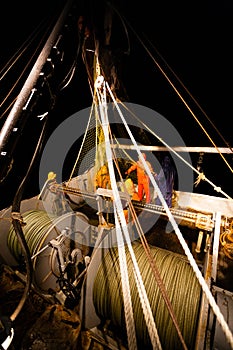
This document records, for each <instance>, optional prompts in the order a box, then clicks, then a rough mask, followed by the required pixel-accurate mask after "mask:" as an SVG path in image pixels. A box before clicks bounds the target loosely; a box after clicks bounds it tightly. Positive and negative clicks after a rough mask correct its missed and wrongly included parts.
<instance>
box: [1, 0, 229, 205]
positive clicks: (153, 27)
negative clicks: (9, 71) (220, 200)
mask: <svg viewBox="0 0 233 350" xmlns="http://www.w3.org/2000/svg"><path fill="white" fill-rule="evenodd" d="M64 3H65V2H64V1H61V0H60V1H55V0H53V1H49V2H48V1H45V0H42V1H40V2H39V1H37V2H29V1H22V2H17V1H12V2H2V3H1V13H0V16H1V21H0V31H1V35H0V38H1V42H0V45H1V57H0V63H1V66H0V67H4V65H6V64H7V63H8V62H9V59H10V58H11V57H12V55H14V54H15V52H16V51H17V50H18V49H19V48H20V46H21V45H22V43H23V42H24V41H25V40H26V39H27V38H28V36H29V35H30V34H31V33H32V32H33V31H34V30H35V28H36V27H37V25H39V24H40V23H41V22H42V21H43V20H47V19H48V18H51V21H52V18H53V15H54V14H55V13H56V12H57V11H59V9H60V8H62V6H63V4H64ZM84 3H85V2H84ZM87 3H88V2H86V3H85V6H83V12H85V11H86V8H87V7H86V4H87ZM99 4H101V2H95V6H97V8H98V5H99ZM88 5H89V3H88ZM114 6H115V8H116V9H117V11H119V14H120V16H122V17H121V19H123V20H124V21H125V22H124V23H125V24H126V27H127V32H124V31H123V30H122V28H121V30H119V33H118V32H117V29H115V27H114V35H115V37H116V38H118V40H119V43H120V45H121V46H122V47H123V49H124V48H125V47H126V42H127V39H128V40H129V43H130V52H129V54H128V55H126V56H124V58H123V60H122V66H123V67H122V79H123V81H124V84H125V87H126V90H127V94H128V98H129V101H130V102H133V103H137V104H141V105H144V106H147V107H150V108H152V109H154V110H156V111H157V112H159V113H161V114H162V115H163V116H164V117H165V118H167V119H168V120H169V121H170V122H171V123H172V124H174V126H175V127H176V128H177V130H179V132H180V133H181V135H182V137H183V139H184V141H185V143H186V145H187V146H209V147H213V144H212V143H211V142H210V140H209V139H208V138H207V137H206V135H205V133H204V132H203V130H201V128H200V125H198V124H197V122H196V121H195V120H194V118H193V116H192V115H191V113H190V112H189V111H188V110H187V108H186V107H185V106H184V104H183V102H182V101H181V100H180V98H179V97H178V96H177V94H176V93H175V92H174V89H173V88H172V87H171V85H170V84H169V82H168V81H167V80H166V79H165V78H164V76H163V74H161V71H160V70H159V69H158V66H156V64H155V63H154V61H153V59H152V58H151V57H150V56H149V55H148V50H149V51H150V53H151V54H152V55H153V57H155V58H156V61H157V62H159V64H161V66H162V67H163V69H164V70H165V71H166V73H167V74H168V76H169V79H171V81H172V83H174V85H175V86H178V89H179V91H180V92H181V94H182V96H183V97H184V99H185V101H187V103H188V105H189V106H190V108H191V110H192V111H193V112H194V114H195V115H196V117H197V119H198V120H199V121H200V123H201V124H203V125H204V127H205V129H206V130H207V131H208V133H209V135H210V137H211V139H213V141H214V143H215V144H216V145H217V146H218V147H226V143H227V144H228V145H229V146H232V123H231V118H232V88H231V81H232V77H233V74H232V72H233V68H232V62H233V57H232V55H233V54H232V36H233V34H232V33H233V28H232V27H233V4H232V2H231V1H230V0H225V1H221V2H217V1H215V0H214V1H207V2H203V1H192V2H185V3H184V2H183V1H176V2H173V1H160V2H156V1H155V2H151V1H148V0H146V1H143V2H140V3H138V2H135V1H125V2H123V1H118V2H115V3H114ZM99 9H100V11H101V6H100V7H99ZM81 12H82V8H81V7H80V13H81ZM118 21H119V18H118ZM116 40H117V39H116ZM116 42H117V41H116ZM142 42H143V43H142ZM17 70H18V72H19V71H20V67H18V68H17ZM80 70H81V69H80ZM80 70H79V71H78V74H76V75H75V77H74V80H73V81H72V84H71V85H70V86H69V88H68V89H66V90H65V91H64V92H63V93H62V94H60V95H59V98H58V100H57V102H56V107H55V111H54V114H53V115H54V120H53V121H52V122H51V123H50V127H51V131H52V129H53V128H55V127H56V126H57V125H58V124H59V123H60V122H61V121H62V120H64V119H65V118H67V117H69V116H70V115H71V114H73V113H75V112H76V111H78V110H80V109H82V108H86V107H88V106H90V101H91V98H90V92H89V90H88V85H87V83H86V82H85V75H84V74H82V73H81V72H80ZM174 74H175V75H174ZM177 77H178V78H179V79H180V81H181V82H182V84H183V85H182V84H181V83H180V82H179V80H178V79H177ZM14 78H15V75H13V76H9V77H7V78H4V79H1V81H0V84H1V89H0V94H1V100H2V101H3V100H4V97H5V95H6V94H7V93H8V92H9V87H10V86H11V84H12V82H13V81H14ZM80 82H81V84H80ZM190 95H191V96H192V97H193V98H194V99H195V100H196V101H197V103H198V104H199V106H200V107H201V109H200V108H199V107H198V106H197V104H195V103H194V101H193V99H192V98H191V97H190ZM1 106H2V104H1ZM3 111H4V109H3V108H2V113H3ZM32 130H33V128H32V127H31V126H29V131H30V132H29V133H28V132H27V133H26V132H25V134H24V135H23V136H22V139H21V148H20V151H19V149H18V150H17V151H18V153H17V152H16V156H15V157H16V162H15V166H14V169H13V172H12V174H11V175H10V178H9V179H8V180H7V181H4V183H3V184H2V185H1V197H2V199H3V202H4V204H8V203H10V201H11V200H12V197H13V195H14V191H15V190H16V189H17V186H18V184H19V182H20V179H21V178H22V176H23V174H25V170H26V168H27V166H28V162H27V161H26V158H27V156H28V157H29V156H30V148H31V149H32V152H33V147H32V145H33V132H32ZM34 131H35V134H36V130H34ZM220 136H222V137H220ZM22 140H23V141H22ZM224 141H226V142H224ZM198 157H199V154H193V155H192V159H193V164H194V166H195V164H196V162H197V160H198ZM225 157H226V159H227V161H228V162H229V164H230V166H232V156H231V155H225ZM203 168H204V173H205V174H206V176H207V177H208V178H210V179H211V181H212V182H213V183H215V184H216V185H217V186H220V187H221V188H222V189H223V190H224V191H225V192H226V193H228V194H229V195H230V196H231V195H232V186H231V181H232V171H231V169H229V167H227V166H226V164H225V162H224V161H223V160H222V159H221V157H220V156H219V155H216V154H215V155H210V154H205V155H204V162H203ZM33 176H34V180H33V181H31V183H30V184H29V186H28V188H27V194H34V193H37V192H38V186H37V178H36V176H37V175H36V170H35V173H34V174H33ZM195 191H196V192H200V193H202V192H203V193H207V194H211V195H216V192H215V191H214V190H213V189H212V188H210V186H209V185H207V186H204V185H203V184H201V185H200V186H199V187H198V188H197V189H195ZM3 202H2V203H3Z"/></svg>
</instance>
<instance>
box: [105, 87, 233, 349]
mask: <svg viewBox="0 0 233 350" xmlns="http://www.w3.org/2000/svg"><path fill="white" fill-rule="evenodd" d="M109 93H110V95H111V96H112V97H113V95H112V93H111V91H110V89H109ZM115 105H116V108H117V109H118V112H119V115H120V116H121V118H122V121H123V123H124V125H125V127H126V129H127V130H128V133H129V135H131V140H132V141H133V143H134V144H135V148H136V150H137V152H138V154H139V155H140V159H141V161H142V163H143V165H144V167H145V169H146V171H147V174H148V176H149V178H150V180H151V182H152V184H153V186H154V188H158V186H157V184H156V181H155V179H154V177H153V176H152V174H151V173H150V171H149V167H148V166H147V164H146V162H145V159H144V158H143V157H142V156H141V154H140V150H139V149H138V148H137V143H136V141H135V140H134V137H133V135H132V133H131V131H130V129H129V128H128V125H127V123H126V121H125V119H124V117H123V114H122V113H121V110H120V109H119V106H118V105H117V104H115ZM158 194H159V196H160V190H159V188H158ZM160 200H161V202H162V205H163V207H164V209H165V211H166V213H167V216H168V219H169V221H170V222H171V224H172V226H173V228H174V231H175V233H176V235H177V238H178V239H179V242H180V244H181V246H182V248H183V250H184V252H185V254H186V256H187V258H188V260H189V263H190V265H191V267H192V268H193V271H194V273H195V275H196V277H197V280H198V282H199V283H200V285H201V288H202V290H203V292H204V294H205V295H206V298H207V300H208V302H209V304H210V306H211V307H212V310H213V312H214V314H215V315H216V319H217V320H218V322H219V324H220V326H221V327H222V330H223V332H224V334H225V336H226V338H227V340H228V342H229V344H230V345H231V348H232V349H233V334H232V332H231V330H230V328H229V325H228V324H227V322H226V320H225V318H224V316H223V315H222V313H221V310H220V308H219V306H218V305H217V303H216V301H215V299H214V297H213V295H212V293H211V291H210V289H209V286H208V284H207V282H206V280H205V279H204V277H203V276H202V273H201V271H200V269H199V267H198V265H197V263H196V261H195V259H194V257H193V255H192V253H191V252H190V249H189V247H188V245H187V243H186V241H185V239H184V237H183V236H182V233H181V232H180V229H179V226H178V224H177V222H176V220H175V219H174V217H173V215H172V213H171V211H170V209H169V207H168V205H167V203H166V201H165V200H164V198H163V196H162V195H161V196H160Z"/></svg>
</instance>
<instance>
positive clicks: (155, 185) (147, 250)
mask: <svg viewBox="0 0 233 350" xmlns="http://www.w3.org/2000/svg"><path fill="white" fill-rule="evenodd" d="M106 85H107V88H108V91H109V93H110V96H111V98H112V100H113V102H114V104H115V106H116V105H117V102H116V100H115V98H114V96H113V93H112V92H111V90H110V87H109V85H108V83H106ZM117 107H118V106H117ZM117 110H118V113H119V115H120V116H121V119H122V121H123V123H124V124H125V123H126V121H125V119H124V117H123V115H121V113H120V112H119V108H117ZM126 125H127V123H126ZM126 125H125V126H126ZM126 129H127V131H128V134H129V136H130V138H131V140H132V142H133V143H134V144H135V146H136V150H137V152H138V155H140V159H141V158H142V159H143V161H144V162H143V165H144V166H145V169H146V172H147V174H148V175H149V177H151V178H152V179H153V182H152V184H153V185H154V189H155V190H156V191H157V193H158V195H159V198H160V200H161V197H162V200H161V202H162V203H163V202H166V201H165V199H164V197H163V195H162V193H161V191H160V189H159V187H158V185H157V183H156V181H155V180H154V177H153V176H152V174H151V173H150V170H149V168H148V165H147V164H146V161H145V160H144V158H143V157H142V155H141V152H140V150H139V149H138V147H137V144H136V141H135V139H134V137H133V135H132V133H131V131H130V129H129V127H128V125H127V127H126ZM130 202H131V201H130ZM131 205H132V202H131ZM168 210H169V209H168ZM136 223H137V227H138V233H139V236H140V239H141V241H142V244H143V247H144V249H145V252H146V254H147V257H148V259H149V263H150V265H151V268H152V271H153V273H154V276H155V279H156V281H157V283H158V286H159V289H160V290H161V292H162V296H163V299H164V301H165V303H166V306H167V308H168V311H169V313H170V316H171V319H172V322H173V324H174V326H175V328H176V331H177V334H178V336H179V338H180V341H181V343H182V345H183V348H184V349H187V347H186V344H185V342H184V339H183V336H182V333H181V331H180V328H179V325H178V322H177V319H176V316H175V313H174V311H173V307H172V304H171V302H170V300H169V298H168V296H167V293H166V289H165V286H164V284H163V281H162V279H161V277H160V274H159V271H158V269H157V267H156V265H155V262H154V261H153V258H152V257H151V254H150V248H149V245H148V243H147V240H146V238H145V235H144V233H143V230H142V228H141V225H140V223H139V221H138V219H136Z"/></svg>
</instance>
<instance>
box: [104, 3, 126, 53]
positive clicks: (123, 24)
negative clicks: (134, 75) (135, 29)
mask: <svg viewBox="0 0 233 350" xmlns="http://www.w3.org/2000/svg"><path fill="white" fill-rule="evenodd" d="M106 3H107V5H108V6H110V7H112V9H113V10H114V11H115V12H116V14H117V15H118V17H119V18H120V20H121V23H122V26H123V28H124V31H125V35H126V38H127V43H128V50H127V51H126V52H125V54H127V55H129V54H130V40H129V33H128V29H127V26H126V24H125V21H124V19H123V17H122V15H121V14H120V12H119V11H118V10H117V9H116V8H115V6H113V4H112V2H110V1H106Z"/></svg>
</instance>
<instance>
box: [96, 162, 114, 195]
mask: <svg viewBox="0 0 233 350" xmlns="http://www.w3.org/2000/svg"><path fill="white" fill-rule="evenodd" d="M99 187H100V188H106V189H111V182H110V175H109V170H108V166H107V165H106V164H104V165H103V166H102V167H101V168H100V169H99V170H98V172H97V174H96V176H95V188H96V189H97V188H99Z"/></svg>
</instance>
